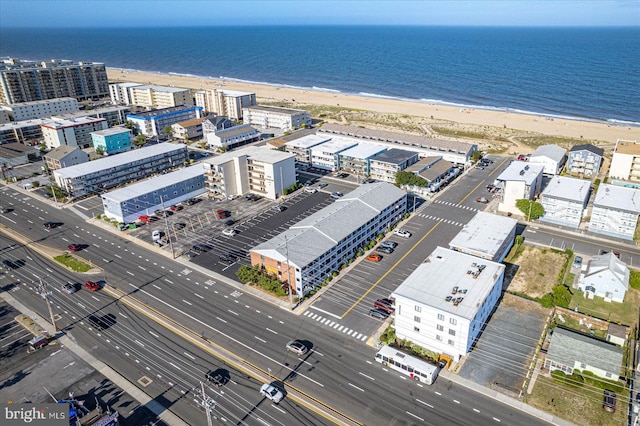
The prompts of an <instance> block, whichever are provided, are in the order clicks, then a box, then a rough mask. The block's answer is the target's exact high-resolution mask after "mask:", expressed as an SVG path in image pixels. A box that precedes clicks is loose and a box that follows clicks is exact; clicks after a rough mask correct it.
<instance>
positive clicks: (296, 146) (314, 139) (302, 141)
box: [284, 135, 331, 165]
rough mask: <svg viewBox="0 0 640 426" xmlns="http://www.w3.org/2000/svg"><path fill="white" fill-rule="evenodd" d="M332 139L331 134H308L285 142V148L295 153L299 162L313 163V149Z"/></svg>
mask: <svg viewBox="0 0 640 426" xmlns="http://www.w3.org/2000/svg"><path fill="white" fill-rule="evenodd" d="M330 140H331V137H330V136H320V135H307V136H303V137H301V138H298V139H294V140H292V141H289V142H287V143H285V144H284V149H285V151H287V152H290V153H292V154H294V155H295V156H296V161H297V162H298V163H301V164H305V165H311V149H312V148H313V147H314V146H317V145H320V144H323V143H325V142H329V141H330Z"/></svg>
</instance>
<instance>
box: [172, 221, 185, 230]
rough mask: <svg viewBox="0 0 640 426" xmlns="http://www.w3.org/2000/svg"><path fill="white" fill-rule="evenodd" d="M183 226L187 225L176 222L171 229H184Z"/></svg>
mask: <svg viewBox="0 0 640 426" xmlns="http://www.w3.org/2000/svg"><path fill="white" fill-rule="evenodd" d="M185 226H187V225H186V224H185V223H180V222H177V223H174V224H173V229H175V230H176V231H179V230H181V229H184V227H185Z"/></svg>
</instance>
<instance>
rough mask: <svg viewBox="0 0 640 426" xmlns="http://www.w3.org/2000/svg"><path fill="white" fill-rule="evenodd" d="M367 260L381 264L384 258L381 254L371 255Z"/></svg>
mask: <svg viewBox="0 0 640 426" xmlns="http://www.w3.org/2000/svg"><path fill="white" fill-rule="evenodd" d="M366 259H367V260H370V261H372V262H380V261H381V260H382V256H380V255H379V254H375V253H371V254H370V255H369V256H367V257H366Z"/></svg>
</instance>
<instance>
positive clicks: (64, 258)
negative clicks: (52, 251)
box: [54, 254, 91, 272]
mask: <svg viewBox="0 0 640 426" xmlns="http://www.w3.org/2000/svg"><path fill="white" fill-rule="evenodd" d="M54 259H55V260H56V261H57V262H59V263H62V264H63V265H64V266H66V267H68V268H71V269H72V270H74V271H76V272H87V271H88V270H89V269H91V266H89V265H87V264H86V263H84V262H81V261H79V260H78V259H76V258H75V257H73V256H71V255H69V254H63V255H61V256H56V257H54Z"/></svg>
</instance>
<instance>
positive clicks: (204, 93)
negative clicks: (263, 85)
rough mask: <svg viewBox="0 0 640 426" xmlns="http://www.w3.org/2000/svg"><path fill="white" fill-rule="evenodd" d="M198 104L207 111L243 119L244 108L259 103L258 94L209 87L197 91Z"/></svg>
mask: <svg viewBox="0 0 640 426" xmlns="http://www.w3.org/2000/svg"><path fill="white" fill-rule="evenodd" d="M196 105H198V106H200V107H202V108H204V111H205V112H206V113H212V114H217V115H224V116H225V117H229V118H230V119H232V120H235V121H238V120H242V109H243V108H249V107H252V106H255V105H257V103H256V94H255V93H249V92H238V91H235V90H220V89H207V90H201V91H199V92H196Z"/></svg>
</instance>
